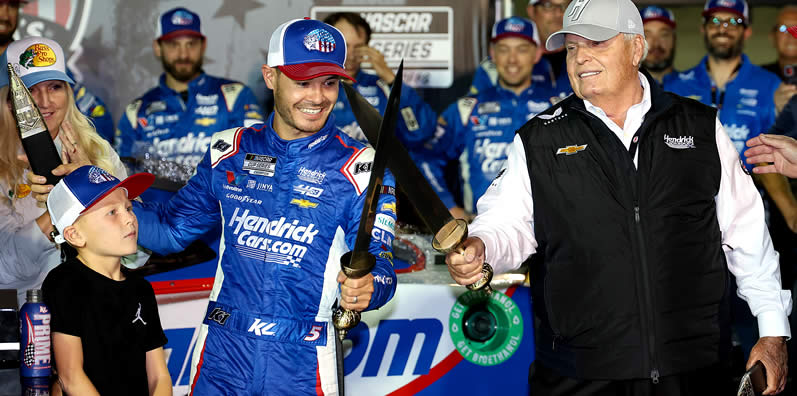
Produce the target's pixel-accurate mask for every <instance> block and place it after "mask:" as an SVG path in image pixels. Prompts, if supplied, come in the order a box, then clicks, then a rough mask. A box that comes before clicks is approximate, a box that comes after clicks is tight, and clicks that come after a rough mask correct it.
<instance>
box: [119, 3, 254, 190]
mask: <svg viewBox="0 0 797 396" xmlns="http://www.w3.org/2000/svg"><path fill="white" fill-rule="evenodd" d="M158 30H159V35H158V38H157V39H156V40H155V41H154V42H153V44H152V48H153V51H154V52H155V56H156V57H158V58H159V59H160V60H161V63H162V64H163V69H164V73H163V75H161V77H160V82H159V84H158V86H157V87H154V88H152V89H150V90H149V91H147V92H146V93H145V94H144V95H143V96H141V97H140V98H138V99H136V100H134V101H133V102H132V103H130V104H129V105H128V106H127V108H126V109H125V114H124V115H123V116H122V117H121V119H120V120H119V124H118V127H117V131H116V142H115V143H116V149H117V151H118V152H119V156H120V157H138V158H140V157H141V156H143V154H145V153H147V152H149V153H151V154H155V155H156V156H157V157H158V158H160V159H163V160H167V161H172V162H175V163H177V164H181V165H186V166H187V167H190V168H193V167H196V165H197V164H198V163H199V161H200V160H201V159H202V156H203V155H204V154H205V152H206V151H207V149H208V145H209V143H210V136H211V135H212V134H213V132H216V131H220V130H224V129H227V128H233V127H238V126H249V125H252V124H255V123H259V122H263V115H262V113H261V110H260V106H259V105H258V104H257V100H256V98H255V96H254V94H253V93H252V91H251V90H250V89H249V88H248V87H246V86H245V85H244V84H242V83H240V82H237V81H232V80H227V79H224V78H218V77H214V76H210V75H207V74H205V72H204V71H202V59H203V57H204V54H205V47H206V45H207V42H206V38H205V36H204V35H202V32H201V30H200V20H199V15H197V14H195V13H193V12H191V11H189V10H187V9H185V8H180V7H178V8H174V9H172V10H169V11H167V12H165V13H164V14H163V15H162V16H161V18H160V22H159V24H158ZM156 176H162V177H164V176H167V175H156ZM170 176H172V177H173V178H174V179H175V180H174V181H177V182H184V181H185V180H186V179H187V178H186V177H184V178H182V179H181V178H180V177H174V175H170ZM188 176H190V173H189V174H188ZM150 190H151V193H149V194H145V195H144V196H142V198H143V199H144V200H151V199H160V200H165V199H168V198H169V197H170V196H171V194H167V193H164V191H163V190H157V189H150Z"/></svg>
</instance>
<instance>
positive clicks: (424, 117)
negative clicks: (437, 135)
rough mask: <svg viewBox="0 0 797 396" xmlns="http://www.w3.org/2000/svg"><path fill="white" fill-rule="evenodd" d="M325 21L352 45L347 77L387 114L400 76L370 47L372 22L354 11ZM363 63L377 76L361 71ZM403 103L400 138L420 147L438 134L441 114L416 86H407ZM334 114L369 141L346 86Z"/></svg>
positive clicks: (358, 136) (341, 123) (340, 124)
mask: <svg viewBox="0 0 797 396" xmlns="http://www.w3.org/2000/svg"><path fill="white" fill-rule="evenodd" d="M324 22H325V23H327V24H329V25H332V26H334V27H335V28H337V29H338V30H340V32H341V33H343V37H344V38H345V39H346V45H348V46H349V54H348V56H347V57H346V74H347V75H349V77H351V78H352V79H354V80H356V81H357V82H355V83H353V84H354V88H355V89H357V91H359V92H360V94H361V95H362V96H363V97H364V98H365V99H366V100H368V102H369V103H371V105H372V106H374V107H375V108H376V109H377V110H378V111H379V114H384V112H385V106H387V97H388V95H389V94H390V86H391V85H392V84H393V80H394V79H395V78H396V75H395V74H394V73H393V71H392V70H391V69H390V67H388V65H387V63H386V62H385V58H384V56H383V55H382V53H380V52H379V51H378V50H377V49H375V48H373V47H370V46H369V45H368V43H369V42H370V40H371V27H370V26H369V25H368V22H367V21H366V20H365V19H363V17H361V16H360V15H359V14H355V13H352V12H338V13H334V14H330V15H329V16H327V17H326V18H324ZM362 62H368V63H370V64H371V67H372V68H373V69H374V71H375V72H376V74H375V75H374V74H369V73H365V72H363V71H362V70H360V64H361V63H362ZM405 81H406V80H405ZM343 83H344V84H345V83H347V82H345V81H344V82H343ZM399 103H400V106H401V108H400V111H401V112H400V113H399V118H398V125H397V128H396V136H397V137H398V138H399V140H400V141H401V142H402V143H403V144H404V146H405V147H407V148H408V149H412V148H415V147H420V146H421V145H422V144H423V142H425V141H427V140H429V138H431V137H432V135H433V134H434V130H435V118H437V114H435V112H434V110H432V108H431V107H430V106H429V105H428V104H427V103H426V102H424V101H423V99H421V97H420V96H418V93H417V92H415V90H414V89H412V87H410V86H408V85H406V84H404V86H403V87H402V89H401V98H400V99H399ZM332 114H334V115H335V120H336V121H335V124H336V125H337V126H338V127H339V128H340V129H342V130H343V132H346V133H347V134H348V135H349V136H351V137H353V138H355V139H357V140H359V141H361V142H367V139H366V138H365V135H364V134H363V132H362V130H361V129H360V125H359V124H358V123H357V120H356V119H355V118H354V113H352V111H351V105H350V104H349V99H348V98H347V97H346V94H345V93H344V92H343V87H340V93H339V94H338V102H337V103H335V109H334V110H333V111H332Z"/></svg>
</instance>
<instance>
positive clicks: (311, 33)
mask: <svg viewBox="0 0 797 396" xmlns="http://www.w3.org/2000/svg"><path fill="white" fill-rule="evenodd" d="M345 63H346V41H345V40H344V39H343V34H341V33H340V30H338V29H336V28H335V27H333V26H330V25H327V24H326V23H324V22H321V21H318V20H315V19H309V18H305V19H294V20H291V21H288V22H285V23H283V24H282V25H279V26H278V27H277V30H275V31H274V33H273V34H272V35H271V40H270V41H269V44H268V66H269V67H277V68H279V70H280V71H281V72H283V73H285V75H286V76H288V77H289V78H291V79H292V80H297V81H302V80H310V79H313V78H316V77H321V76H325V75H336V76H341V77H345V78H348V79H350V80H352V81H353V80H354V79H353V78H351V77H350V76H349V75H348V74H346V70H345V68H344V64H345Z"/></svg>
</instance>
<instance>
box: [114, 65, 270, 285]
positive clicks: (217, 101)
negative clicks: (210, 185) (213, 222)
mask: <svg viewBox="0 0 797 396" xmlns="http://www.w3.org/2000/svg"><path fill="white" fill-rule="evenodd" d="M262 120H263V115H262V113H261V110H260V106H259V105H258V104H257V99H255V96H254V94H253V93H252V91H251V90H250V89H249V88H248V87H246V86H245V85H244V84H242V83H239V82H236V81H232V80H227V79H223V78H218V77H213V76H209V75H207V74H205V73H201V74H200V75H199V76H198V77H196V78H195V79H193V80H192V81H191V82H189V83H188V100H187V101H184V100H183V98H182V97H181V94H180V93H178V92H176V91H175V90H173V89H171V88H169V87H168V86H167V85H166V75H165V74H164V75H161V77H160V83H159V84H158V86H157V87H154V88H152V89H150V90H149V91H147V93H145V94H144V95H143V96H141V97H140V98H138V99H136V100H134V101H133V103H131V104H129V105H128V106H127V108H126V109H125V114H124V115H123V116H122V118H121V119H120V120H119V124H118V128H117V130H116V150H117V152H118V153H119V156H120V157H136V158H138V159H141V158H142V157H143V154H144V153H147V152H150V153H154V154H156V157H155V158H160V159H163V160H166V161H172V162H176V163H178V164H182V165H186V166H188V167H190V168H195V167H196V166H197V164H198V163H199V161H200V160H201V159H202V157H203V156H204V155H205V153H206V152H207V151H208V147H209V145H210V137H211V136H212V135H213V133H214V132H217V131H221V130H225V129H229V128H234V127H240V126H249V125H252V124H254V123H260V122H262ZM161 168H166V169H173V168H174V167H165V166H163V167H159V168H158V171H153V170H151V169H139V170H146V171H149V172H153V173H156V176H161V177H165V178H169V176H170V175H167V174H158V173H159V171H160V169H161ZM166 172H168V170H167V171H166ZM172 172H174V171H172ZM183 173H184V174H188V175H190V173H189V172H185V171H184V172H183ZM185 177H186V178H187V177H188V176H185ZM176 178H178V179H179V177H176ZM173 181H177V182H183V181H184V179H183V180H173ZM173 195H174V193H173V192H171V191H167V190H163V189H158V188H150V189H148V190H147V191H145V192H144V193H143V194H141V198H142V199H143V200H145V201H158V202H165V201H167V200H168V199H169V198H171V197H172V196H173ZM220 235H221V227H220V226H217V227H215V228H213V229H211V230H210V231H209V232H208V233H207V235H205V236H203V237H202V240H203V241H204V242H205V243H207V245H208V246H209V247H210V248H211V249H213V251H215V252H216V253H217V254H218V252H219V237H220ZM216 261H217V260H216V259H213V260H210V261H206V262H204V263H202V264H201V265H200V266H198V267H193V268H183V269H178V270H176V271H175V272H172V273H169V274H162V275H155V276H154V277H151V278H149V279H150V280H166V279H174V278H175V277H183V276H191V277H196V275H195V274H196V273H198V272H200V273H210V272H212V271H213V268H214V267H215V265H216Z"/></svg>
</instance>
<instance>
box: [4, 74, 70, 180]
mask: <svg viewBox="0 0 797 396" xmlns="http://www.w3.org/2000/svg"><path fill="white" fill-rule="evenodd" d="M8 83H9V84H8V85H9V92H10V96H11V100H10V102H11V114H13V115H14V120H16V122H17V132H19V138H20V140H21V141H22V148H23V149H25V155H27V156H28V162H29V163H30V168H31V170H32V171H33V173H35V174H37V175H39V176H44V177H45V178H46V179H47V184H52V185H55V184H56V183H58V181H59V180H61V176H55V175H53V172H52V171H53V169H55V168H56V167H58V165H61V156H60V155H59V154H58V149H57V148H56V147H55V143H54V142H53V138H52V136H50V131H49V130H47V124H46V123H45V122H44V117H42V113H41V111H39V107H38V106H36V102H34V101H33V96H31V94H30V91H28V88H27V87H25V84H23V83H22V79H20V78H19V76H18V75H17V73H16V72H15V71H14V66H12V65H11V63H9V64H8Z"/></svg>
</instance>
